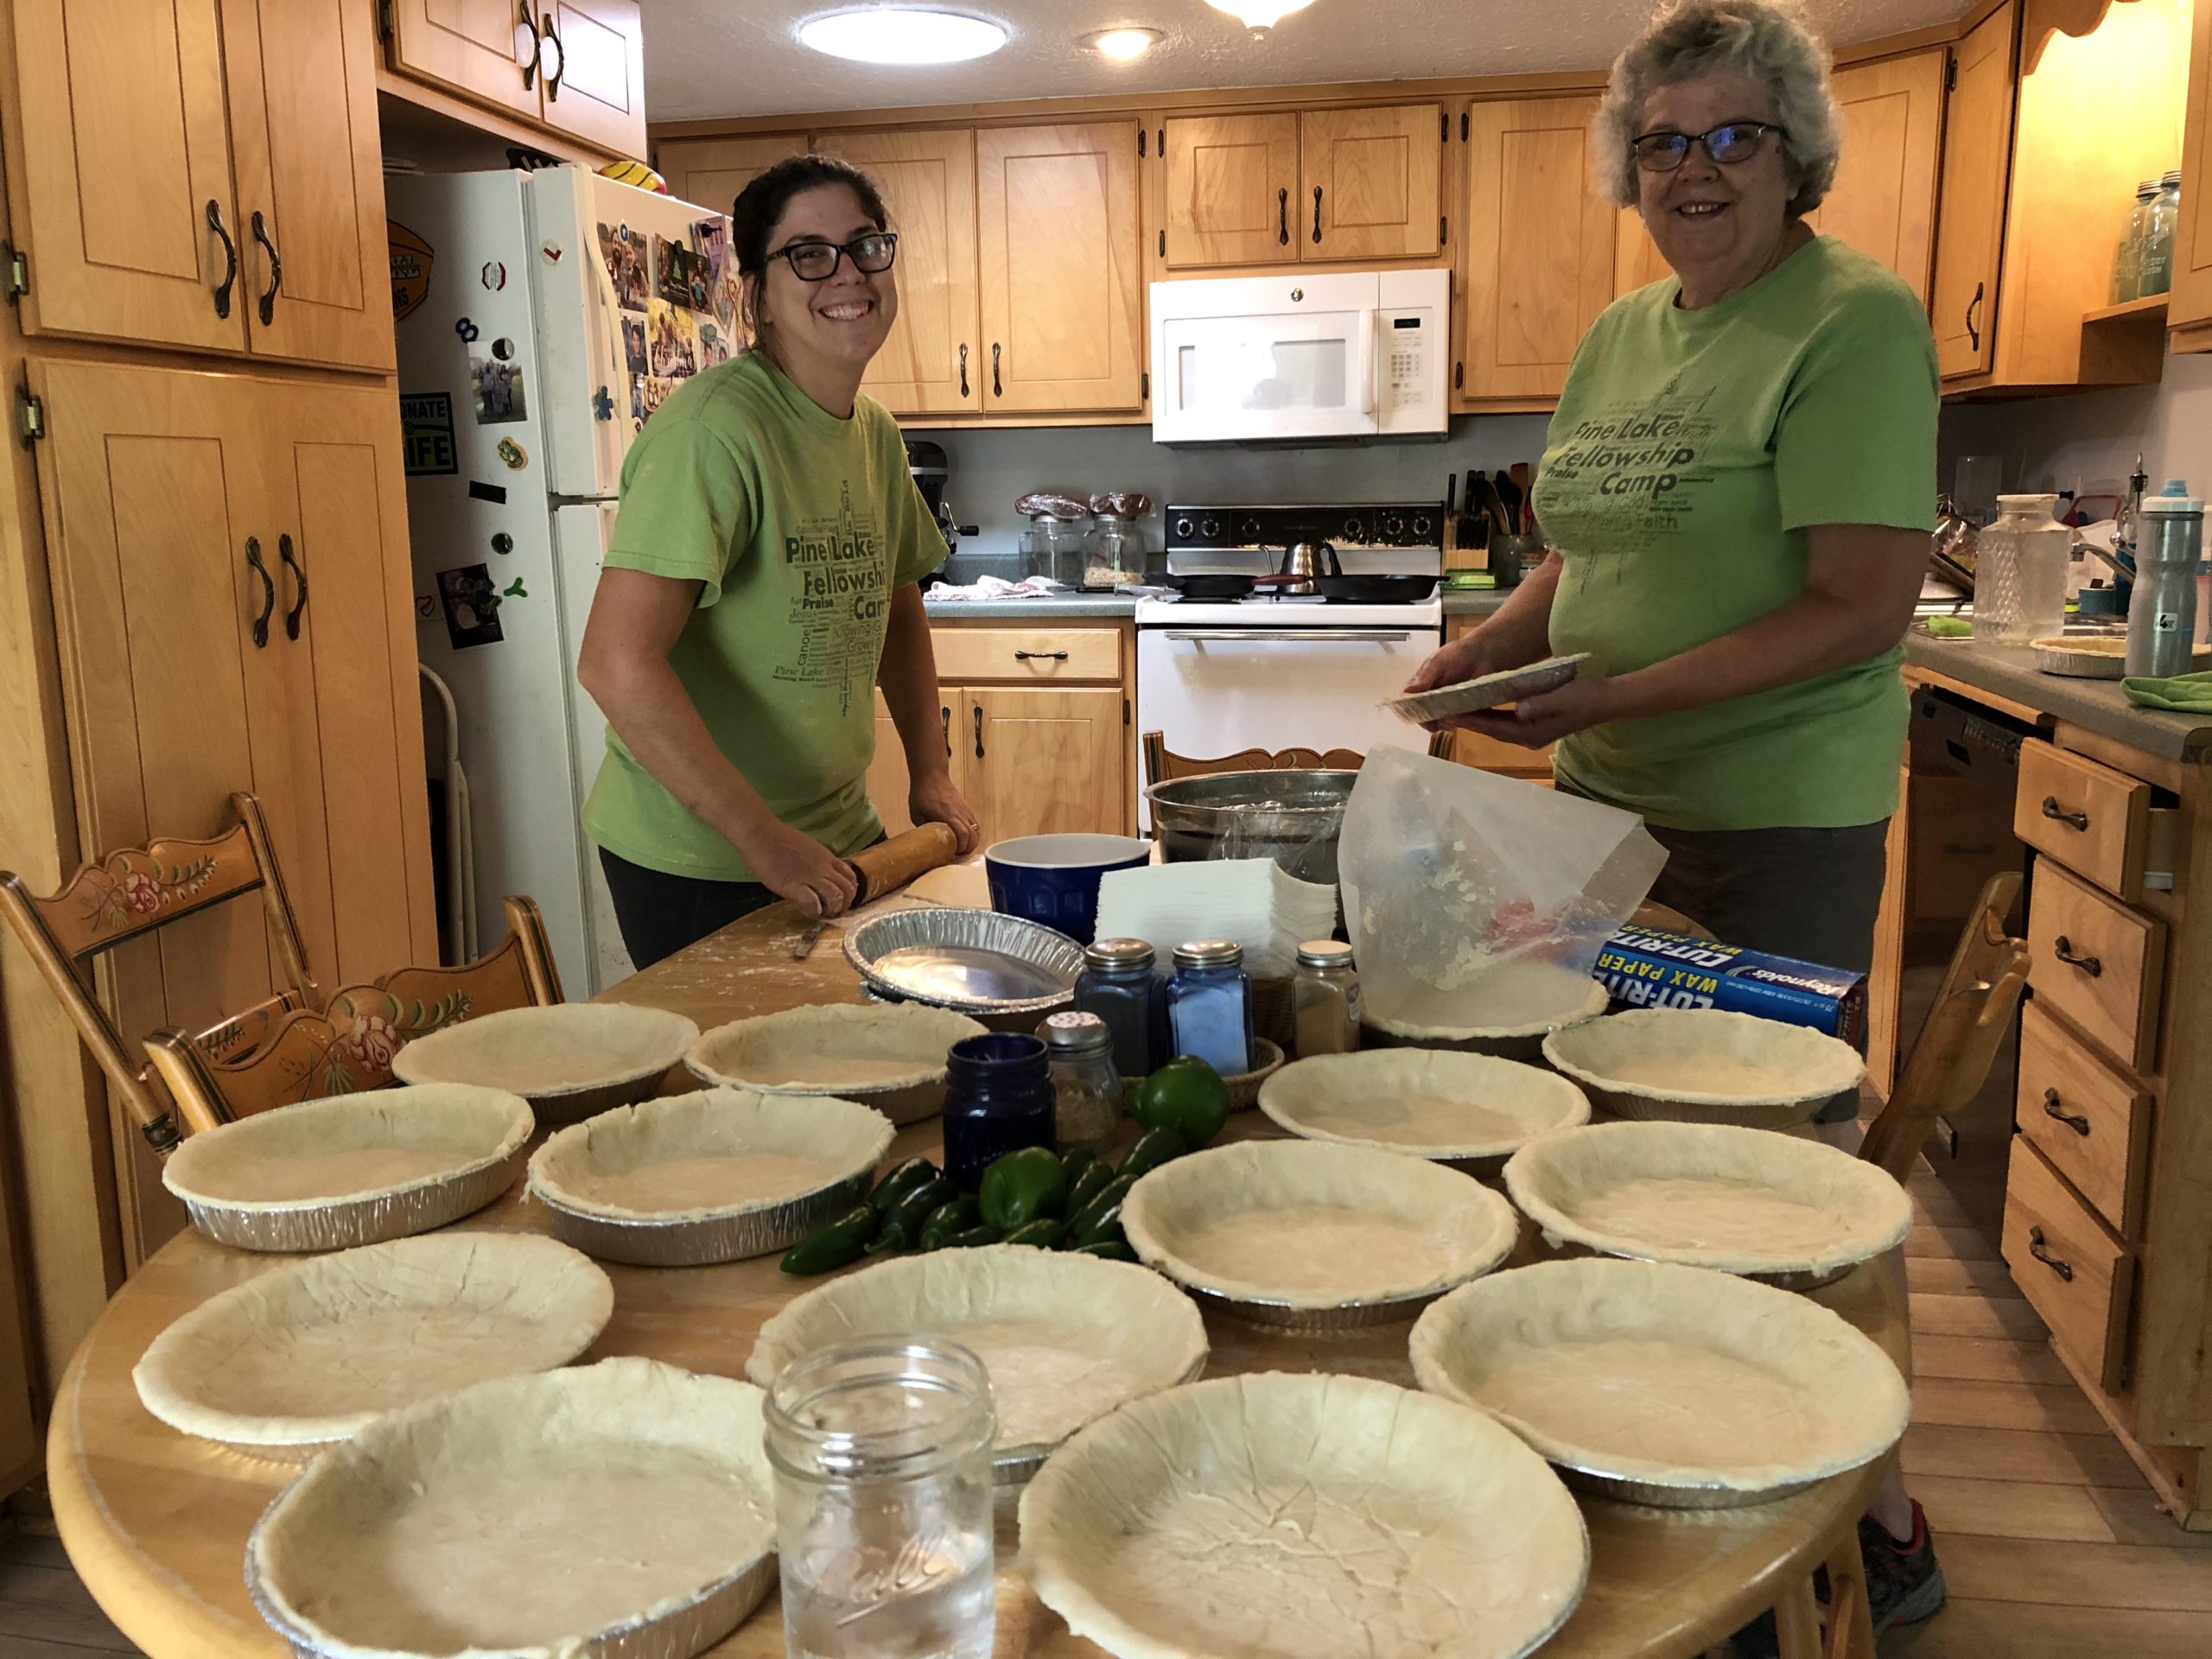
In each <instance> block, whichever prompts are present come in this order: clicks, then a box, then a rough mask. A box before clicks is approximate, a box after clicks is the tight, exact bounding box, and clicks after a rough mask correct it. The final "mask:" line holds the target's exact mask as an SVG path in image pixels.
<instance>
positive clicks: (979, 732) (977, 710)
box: [968, 702, 983, 760]
mask: <svg viewBox="0 0 2212 1659" xmlns="http://www.w3.org/2000/svg"><path fill="white" fill-rule="evenodd" d="M968 712H969V714H971V715H975V716H976V759H977V760H982V758H983V705H982V703H980V702H979V703H976V704H974V705H973V706H971V707H970V708H969V710H968Z"/></svg>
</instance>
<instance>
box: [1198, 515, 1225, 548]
mask: <svg viewBox="0 0 2212 1659" xmlns="http://www.w3.org/2000/svg"><path fill="white" fill-rule="evenodd" d="M1198 534H1199V535H1201V536H1203V537H1205V538H1206V540H1208V541H1210V542H1211V541H1212V540H1214V539H1215V538H1216V537H1218V536H1219V535H1220V534H1221V520H1220V519H1218V518H1201V519H1199V520H1198Z"/></svg>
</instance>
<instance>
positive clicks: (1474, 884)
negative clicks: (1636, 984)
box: [1338, 747, 1667, 1029]
mask: <svg viewBox="0 0 2212 1659" xmlns="http://www.w3.org/2000/svg"><path fill="white" fill-rule="evenodd" d="M1666 861H1667V854H1666V850H1665V849H1663V848H1662V847H1661V846H1660V845H1659V843H1658V842H1656V841H1655V840H1653V839H1652V837H1651V835H1650V833H1649V831H1648V830H1646V829H1644V828H1643V821H1642V820H1641V819H1639V818H1637V816H1636V815H1635V814H1634V813H1632V812H1624V811H1622V810H1619V809H1618V808H1616V807H1610V806H1601V805H1599V804H1597V803H1596V802H1594V801H1586V800H1584V799H1582V798H1580V797H1578V796H1573V795H1561V794H1558V793H1556V792H1555V791H1552V790H1548V789H1543V788H1541V787H1538V786H1536V785H1531V784H1528V783H1523V782H1521V781H1519V780H1517V779H1510V778H1501V777H1497V776H1495V775H1493V774H1492V773H1490V772H1478V771H1477V770H1475V769H1474V768H1473V767H1471V766H1459V765H1456V764H1454V763H1453V762H1452V761H1449V760H1433V759H1431V758H1430V757H1429V756H1427V755H1425V754H1414V753H1410V752H1408V751H1407V750H1404V749H1398V748H1392V747H1378V748H1376V749H1374V750H1373V751H1371V752H1370V753H1369V755H1368V757H1367V764H1366V765H1365V766H1364V767H1363V769H1362V770H1361V772H1360V774H1359V781H1358V783H1357V785H1354V787H1353V789H1352V791H1351V802H1350V804H1348V805H1347V806H1346V808H1345V810H1344V836H1343V842H1342V845H1341V848H1340V850H1339V853H1338V869H1339V873H1340V876H1341V879H1342V883H1343V888H1344V919H1345V921H1346V923H1347V925H1348V926H1349V930H1350V931H1351V943H1352V949H1353V950H1354V951H1355V952H1356V953H1357V958H1358V962H1359V970H1360V982H1361V987H1362V989H1363V993H1364V995H1365V997H1366V1001H1367V1006H1368V1007H1369V1008H1370V1010H1371V1011H1372V1012H1373V1013H1374V1014H1378V1015H1380V1016H1382V1017H1383V1018H1384V1019H1387V1020H1393V1021H1395V1022H1398V1023H1402V1024H1405V1025H1410V1026H1422V1027H1440V1028H1452V1029H1461V1028H1470V1027H1507V1026H1522V1025H1527V1024H1531V1023H1535V1022H1539V1021H1541V1020H1545V1019H1548V1018H1549V1017H1550V1016H1551V1015H1553V1014H1564V1013H1566V1012H1567V1011H1568V1010H1570V1009H1572V1008H1573V1007H1576V1006H1578V1005H1579V1004H1580V1003H1581V1002H1582V1001H1584V1000H1585V999H1586V997H1587V996H1588V995H1589V990H1590V985H1589V980H1590V970H1591V969H1592V967H1593V966H1594V965H1595V964H1596V963H1597V960H1598V952H1599V950H1601V949H1602V948H1603V947H1604V945H1605V941H1606V940H1607V939H1609V938H1611V937H1612V935H1613V933H1614V931H1615V930H1616V929H1618V927H1619V925H1621V923H1622V922H1623V921H1624V920H1625V919H1626V918H1628V916H1629V915H1630V912H1633V911H1634V910H1635V909H1636V907H1637V905H1639V904H1641V903H1642V902H1643V898H1644V895H1645V894H1646V893H1649V891H1650V890H1651V884H1652V882H1653V881H1654V880H1656V879H1657V877H1658V874H1659V870H1660V868H1661V866H1662V865H1663V864H1665V863H1666Z"/></svg>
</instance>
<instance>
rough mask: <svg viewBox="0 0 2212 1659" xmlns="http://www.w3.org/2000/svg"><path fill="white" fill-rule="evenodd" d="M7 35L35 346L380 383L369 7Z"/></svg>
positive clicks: (47, 21)
mask: <svg viewBox="0 0 2212 1659" xmlns="http://www.w3.org/2000/svg"><path fill="white" fill-rule="evenodd" d="M126 11H127V12H128V16H127V18H126V16H124V13H125V12H126ZM15 20H16V42H15V44H16V73H17V90H18V95H19V100H20V108H21V110H22V162H23V165H22V190H23V197H24V200H22V201H21V202H19V203H18V204H16V226H17V227H18V229H17V240H18V246H19V248H20V250H21V251H22V254H23V256H24V257H25V260H26V270H27V277H28V281H29V290H28V291H27V292H26V293H25V294H24V295H23V296H22V313H23V324H24V329H25V332H26V333H29V334H76V335H85V336H89V337H93V338H99V339H105V340H124V341H129V342H133V343H137V344H142V345H154V346H184V347H188V348H190V349H194V350H200V351H218V352H226V353H252V354H253V355H256V356H262V357H270V358H283V359H291V360H296V361H305V362H313V363H321V364H331V365H343V366H346V367H350V368H360V369H371V370H384V371H389V370H390V369H391V365H392V334H391V289H390V286H389V284H388V283H387V282H386V280H385V220H384V171H383V154H382V146H381V143H380V141H379V139H378V131H377V113H376V86H375V56H374V52H373V50H372V41H371V39H370V36H369V32H368V31H369V29H370V27H371V19H370V16H369V13H368V11H367V10H366V9H365V8H364V7H362V6H360V5H358V4H355V3H352V0H281V3H280V0H219V3H218V0H187V3H180V4H178V5H175V6H171V7H162V8H158V9H156V10H145V9H143V8H137V7H130V8H123V7H118V6H115V5H112V4H105V3H96V0H29V3H26V4H24V5H22V6H18V7H17V8H16V14H15ZM234 177H235V188H233V178H234ZM218 227H219V228H218ZM280 260H281V279H280V274H279V273H280V265H279V261H280Z"/></svg>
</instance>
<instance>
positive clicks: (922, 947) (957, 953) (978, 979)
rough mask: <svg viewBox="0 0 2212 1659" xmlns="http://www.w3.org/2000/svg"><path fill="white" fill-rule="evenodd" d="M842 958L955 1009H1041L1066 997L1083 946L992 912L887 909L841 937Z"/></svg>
mask: <svg viewBox="0 0 2212 1659" xmlns="http://www.w3.org/2000/svg"><path fill="white" fill-rule="evenodd" d="M845 960H846V961H848V962H849V963H852V965H853V969H854V971H855V972H856V973H858V974H859V975H860V976H861V979H863V980H864V981H866V982H868V984H869V985H870V986H872V987H874V988H876V989H877V990H879V991H880V992H883V993H885V994H886V995H888V996H890V997H891V998H893V999H894V1000H897V1001H907V1002H925V1003H928V1004H929V1005H931V1007H940V1008H950V1009H952V1010H953V1011H954V1012H956V1013H958V1014H1044V1013H1047V1012H1049V1011H1050V1010H1052V1009H1053V1008H1057V1007H1060V1006H1061V1005H1063V1004H1064V1003H1065V1002H1067V1001H1070V1000H1071V999H1072V998H1073V996H1074V995H1075V982H1076V980H1077V978H1078V977H1079V976H1081V975H1082V973H1083V961H1084V958H1083V947H1082V946H1081V945H1080V944H1077V943H1076V942H1075V941H1074V940H1073V939H1071V938H1069V937H1068V936H1067V935H1066V934H1065V933H1059V932H1056V931H1053V930H1052V929H1051V928H1049V927H1046V926H1043V925H1040V924H1039V923H1036V922H1032V921H1027V920H1025V919H1023V918H1021V917H1019V916H1001V914H999V912H996V911H995V910H963V909H955V908H950V907H944V906H933V907H931V908H927V909H915V910H898V911H891V912H887V913H886V914H884V915H881V916H877V917H874V918H870V919H869V920H868V921H865V922H862V923H861V925H859V926H858V927H855V928H854V929H853V930H852V931H850V932H849V933H848V934H846V935H845Z"/></svg>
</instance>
